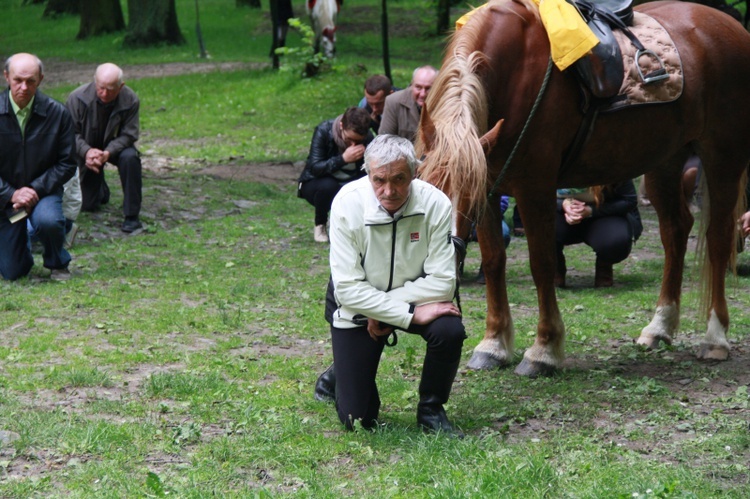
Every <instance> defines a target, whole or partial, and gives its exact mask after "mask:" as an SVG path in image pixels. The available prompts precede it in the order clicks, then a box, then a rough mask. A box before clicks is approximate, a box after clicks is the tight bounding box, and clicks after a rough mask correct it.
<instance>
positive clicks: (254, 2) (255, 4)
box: [235, 0, 273, 9]
mask: <svg viewBox="0 0 750 499" xmlns="http://www.w3.org/2000/svg"><path fill="white" fill-rule="evenodd" d="M271 1H272V2H273V0H271ZM235 5H236V6H237V7H252V8H254V9H260V0H237V3H236V4H235Z"/></svg>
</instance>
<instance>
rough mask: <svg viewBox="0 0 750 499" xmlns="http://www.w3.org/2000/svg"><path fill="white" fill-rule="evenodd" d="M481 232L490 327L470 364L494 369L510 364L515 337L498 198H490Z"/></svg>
mask: <svg viewBox="0 0 750 499" xmlns="http://www.w3.org/2000/svg"><path fill="white" fill-rule="evenodd" d="M477 235H478V238H479V247H480V249H481V251H482V269H483V270H484V275H485V280H486V286H487V289H486V292H487V329H486V330H485V333H484V338H483V339H482V341H481V342H479V344H478V345H477V346H476V348H474V354H473V355H472V356H471V359H469V363H468V364H467V367H469V368H470V369H493V368H497V367H505V366H508V365H509V364H510V362H511V359H512V358H513V342H514V337H515V331H514V329H513V320H512V319H511V316H510V305H509V304H508V292H507V289H506V287H505V244H504V243H503V227H502V215H501V213H500V203H499V202H498V200H497V199H496V198H493V199H491V200H490V205H489V207H488V209H487V211H486V212H485V213H484V215H483V216H482V218H481V220H480V221H479V224H478V227H477Z"/></svg>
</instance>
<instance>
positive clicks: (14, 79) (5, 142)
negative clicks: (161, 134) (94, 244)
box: [0, 53, 75, 280]
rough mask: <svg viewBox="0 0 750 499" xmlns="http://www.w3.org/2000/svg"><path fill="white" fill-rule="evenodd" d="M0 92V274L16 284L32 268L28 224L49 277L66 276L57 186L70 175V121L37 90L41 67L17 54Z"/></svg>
mask: <svg viewBox="0 0 750 499" xmlns="http://www.w3.org/2000/svg"><path fill="white" fill-rule="evenodd" d="M4 75H5V81H7V82H8V86H9V90H8V91H5V92H1V93H0V206H1V207H2V208H3V210H2V212H0V241H2V243H0V275H2V278H3V279H8V280H16V279H18V278H20V277H23V276H25V275H27V274H28V273H29V272H30V271H31V267H32V266H33V265H34V258H33V256H32V253H31V250H30V245H29V243H28V237H29V236H28V230H27V223H26V220H25V219H26V217H28V223H29V226H30V227H31V228H32V229H33V230H34V232H35V233H36V236H37V238H38V240H39V242H40V243H41V244H42V247H43V255H42V257H43V259H44V266H45V267H46V268H48V269H50V271H51V273H50V277H51V278H52V279H55V280H65V279H68V278H69V277H70V271H69V270H68V264H69V263H70V260H71V257H70V254H69V253H68V251H67V250H66V249H65V248H64V243H65V217H64V216H63V211H62V195H63V185H64V184H65V182H67V181H68V180H69V179H70V178H71V177H72V176H73V174H74V173H75V157H74V135H73V122H72V121H71V119H70V114H69V113H68V111H67V110H66V109H65V106H63V105H62V104H61V103H59V102H57V101H55V100H54V99H51V98H50V97H48V96H46V95H45V94H43V93H42V92H40V91H38V88H39V85H40V84H41V83H42V80H43V79H44V66H43V65H42V61H41V60H39V58H38V57H36V56H35V55H32V54H26V53H19V54H15V55H12V56H10V57H9V58H8V59H7V61H6V62H5V70H4Z"/></svg>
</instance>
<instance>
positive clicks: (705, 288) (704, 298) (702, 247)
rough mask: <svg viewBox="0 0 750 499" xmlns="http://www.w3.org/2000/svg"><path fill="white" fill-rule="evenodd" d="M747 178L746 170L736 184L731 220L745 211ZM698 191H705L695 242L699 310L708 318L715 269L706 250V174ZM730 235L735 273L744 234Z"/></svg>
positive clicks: (708, 211) (708, 202)
mask: <svg viewBox="0 0 750 499" xmlns="http://www.w3.org/2000/svg"><path fill="white" fill-rule="evenodd" d="M747 179H748V171H747V170H745V172H744V173H743V174H742V177H741V178H740V182H739V185H738V187H737V188H738V189H739V195H738V197H737V204H735V206H734V218H733V220H739V219H740V217H741V216H742V214H743V213H745V211H747V197H746V189H745V186H746V185H747ZM700 191H701V192H703V193H706V195H705V196H704V197H703V198H702V199H701V216H700V225H699V231H698V234H699V236H698V243H697V259H698V261H699V262H700V302H699V307H700V308H699V310H700V311H701V312H702V313H703V317H706V318H709V314H710V313H711V303H712V301H713V292H712V287H711V281H712V280H713V272H715V269H713V268H712V266H711V262H710V261H709V255H708V250H707V248H706V245H707V241H706V229H707V228H708V224H709V221H710V217H711V199H710V196H709V195H708V189H707V188H706V176H705V175H701V183H700ZM732 233H733V237H732V246H731V249H730V253H729V263H728V268H729V269H732V272H733V273H734V274H735V275H736V271H737V267H736V265H737V253H738V252H739V251H742V249H741V248H742V245H743V241H742V239H743V238H744V236H743V235H742V233H741V231H740V230H738V229H735V230H734V231H733V232H732Z"/></svg>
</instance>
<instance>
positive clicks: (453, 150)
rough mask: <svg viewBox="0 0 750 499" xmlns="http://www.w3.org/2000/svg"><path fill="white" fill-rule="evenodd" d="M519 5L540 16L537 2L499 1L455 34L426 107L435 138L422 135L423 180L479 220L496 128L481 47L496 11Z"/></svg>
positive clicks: (490, 4) (520, 0) (486, 188)
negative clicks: (485, 142) (490, 137)
mask: <svg viewBox="0 0 750 499" xmlns="http://www.w3.org/2000/svg"><path fill="white" fill-rule="evenodd" d="M513 5H520V6H522V7H525V8H526V9H528V10H529V11H530V12H531V13H533V15H535V16H537V17H538V16H539V9H538V8H537V6H536V4H535V3H534V1H533V0H494V1H492V2H490V3H489V4H488V5H487V6H486V7H485V8H480V9H478V10H477V11H476V12H474V13H473V14H472V16H471V17H470V18H469V20H468V21H467V22H466V24H465V25H464V26H463V27H462V28H461V29H459V30H457V31H456V32H454V33H453V35H452V38H451V40H450V43H449V45H448V48H447V50H446V54H450V55H452V57H446V58H445V61H444V63H443V67H441V68H440V72H439V73H438V76H437V78H436V80H435V82H434V83H433V85H432V89H430V93H429V94H428V96H427V102H426V104H425V107H426V109H427V111H428V112H427V114H428V115H429V118H430V120H431V121H432V124H433V125H434V134H432V136H431V137H425V136H424V135H423V133H422V132H420V133H419V134H418V139H417V152H418V153H419V154H420V155H421V154H427V156H428V157H427V158H426V159H425V162H424V164H423V166H422V167H421V168H420V174H421V176H422V178H424V179H425V180H427V181H428V182H431V183H433V184H434V185H436V186H438V187H439V188H440V189H442V190H443V191H444V192H445V193H446V194H448V196H449V197H451V198H453V200H454V204H455V205H457V206H458V204H459V202H458V201H459V200H460V201H461V203H460V205H461V207H462V208H463V209H464V210H466V212H467V213H464V214H465V215H469V213H473V214H474V216H477V215H479V214H480V213H481V212H482V211H483V210H484V208H485V206H486V202H487V193H488V177H487V173H488V168H487V158H486V156H485V151H484V148H483V146H482V144H481V142H480V138H481V137H482V136H483V135H484V134H485V133H487V130H488V128H489V127H490V126H494V123H492V124H490V123H488V111H487V108H488V102H487V93H486V90H485V87H484V84H483V81H482V79H481V77H480V74H479V71H480V70H481V66H482V65H483V64H486V63H487V61H486V56H485V54H484V53H483V52H481V51H480V50H478V48H479V47H481V46H482V43H483V40H484V39H485V37H486V36H487V32H486V30H487V29H488V24H489V23H490V22H491V20H489V19H488V16H490V15H491V14H492V11H493V10H496V9H501V10H504V11H510V12H514V10H513V9H512V6H513ZM425 140H429V141H431V143H430V144H426V143H425ZM428 147H429V150H426V149H427V148H428Z"/></svg>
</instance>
